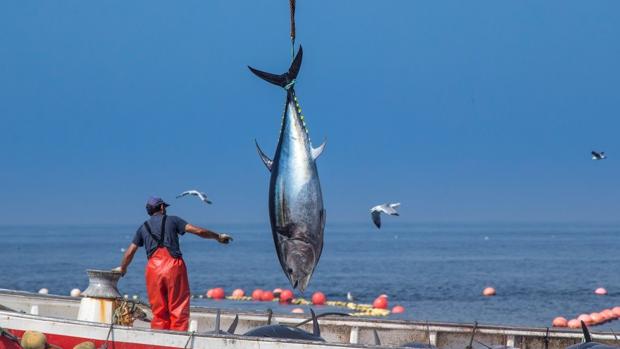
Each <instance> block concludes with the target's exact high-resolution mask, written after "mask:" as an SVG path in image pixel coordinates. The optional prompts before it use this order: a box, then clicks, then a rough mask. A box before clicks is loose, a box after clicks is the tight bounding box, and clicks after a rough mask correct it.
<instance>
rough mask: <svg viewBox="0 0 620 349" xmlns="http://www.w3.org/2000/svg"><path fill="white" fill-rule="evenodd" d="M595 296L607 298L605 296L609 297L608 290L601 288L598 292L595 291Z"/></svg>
mask: <svg viewBox="0 0 620 349" xmlns="http://www.w3.org/2000/svg"><path fill="white" fill-rule="evenodd" d="M594 294H596V295H598V296H605V295H607V290H606V289H604V288H603V287H599V288H597V289H596V290H594Z"/></svg>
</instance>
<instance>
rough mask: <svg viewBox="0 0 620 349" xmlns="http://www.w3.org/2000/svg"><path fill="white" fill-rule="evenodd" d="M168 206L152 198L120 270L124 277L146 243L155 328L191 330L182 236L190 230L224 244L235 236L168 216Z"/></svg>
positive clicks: (146, 274) (147, 286) (149, 288)
mask: <svg viewBox="0 0 620 349" xmlns="http://www.w3.org/2000/svg"><path fill="white" fill-rule="evenodd" d="M168 206H170V205H168V204H167V203H166V202H164V200H162V199H161V198H159V197H151V198H149V200H148V201H147V202H146V212H147V213H148V215H149V216H150V218H149V219H148V220H147V221H146V222H144V224H142V225H141V226H140V227H139V228H138V231H136V235H135V236H134V238H133V241H132V243H131V244H130V245H129V247H128V248H127V251H126V252H125V255H124V256H123V259H122V261H121V265H120V267H118V268H117V270H118V271H120V272H121V274H122V275H123V276H124V275H125V273H126V272H127V267H128V266H129V264H130V263H131V260H132V259H133V256H134V254H135V253H136V251H137V250H138V247H141V246H144V248H145V250H146V255H147V258H148V263H147V265H146V270H145V278H146V290H147V293H148V296H149V303H151V310H152V311H153V320H152V321H151V328H153V329H161V330H177V331H187V329H188V326H189V299H190V292H189V282H188V278H187V269H186V268H185V262H184V261H183V257H182V255H181V249H180V248H179V235H183V234H185V232H189V233H192V234H196V235H198V236H200V237H201V238H204V239H214V240H217V241H218V242H219V243H221V244H227V243H229V242H230V241H232V237H230V236H229V235H226V234H218V233H215V232H213V231H210V230H208V229H204V228H201V227H197V226H194V225H191V224H189V223H187V222H186V221H184V220H183V219H182V218H179V217H177V216H167V215H166V207H168Z"/></svg>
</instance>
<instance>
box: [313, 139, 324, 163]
mask: <svg viewBox="0 0 620 349" xmlns="http://www.w3.org/2000/svg"><path fill="white" fill-rule="evenodd" d="M326 143H327V140H325V141H323V143H321V145H319V146H318V147H317V148H312V160H316V159H317V158H318V157H319V156H320V155H321V154H322V153H323V149H325V144H326Z"/></svg>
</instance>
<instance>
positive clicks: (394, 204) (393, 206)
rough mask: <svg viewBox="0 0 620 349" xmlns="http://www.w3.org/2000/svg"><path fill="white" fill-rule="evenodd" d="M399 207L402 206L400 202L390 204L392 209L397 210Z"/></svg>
mask: <svg viewBox="0 0 620 349" xmlns="http://www.w3.org/2000/svg"><path fill="white" fill-rule="evenodd" d="M398 206H400V202H396V203H393V204H390V207H391V208H397V207H398Z"/></svg>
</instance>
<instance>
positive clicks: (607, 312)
mask: <svg viewBox="0 0 620 349" xmlns="http://www.w3.org/2000/svg"><path fill="white" fill-rule="evenodd" d="M600 314H601V315H603V317H604V318H605V320H607V321H610V320H614V319H615V318H616V315H615V314H614V312H613V311H611V309H605V310H603V311H601V312H600Z"/></svg>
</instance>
